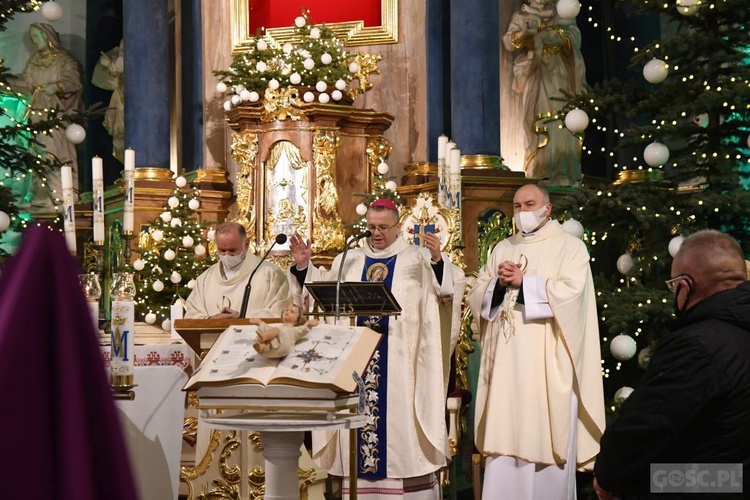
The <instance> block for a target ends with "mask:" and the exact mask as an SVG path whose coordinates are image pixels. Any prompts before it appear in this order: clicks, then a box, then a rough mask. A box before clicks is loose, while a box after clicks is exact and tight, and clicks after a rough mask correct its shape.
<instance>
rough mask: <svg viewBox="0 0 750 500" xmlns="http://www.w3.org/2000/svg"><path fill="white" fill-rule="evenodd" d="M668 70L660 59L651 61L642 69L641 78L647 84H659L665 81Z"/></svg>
mask: <svg viewBox="0 0 750 500" xmlns="http://www.w3.org/2000/svg"><path fill="white" fill-rule="evenodd" d="M667 75H669V68H668V67H667V63H665V62H664V61H662V60H661V59H651V60H650V61H649V62H647V63H646V65H645V66H644V67H643V78H645V79H646V81H647V82H649V83H661V82H663V81H664V80H666V79H667Z"/></svg>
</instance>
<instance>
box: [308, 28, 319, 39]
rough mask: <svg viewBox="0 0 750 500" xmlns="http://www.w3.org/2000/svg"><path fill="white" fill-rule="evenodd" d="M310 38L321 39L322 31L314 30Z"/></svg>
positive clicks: (311, 31)
mask: <svg viewBox="0 0 750 500" xmlns="http://www.w3.org/2000/svg"><path fill="white" fill-rule="evenodd" d="M310 38H320V29H319V28H313V29H311V30H310Z"/></svg>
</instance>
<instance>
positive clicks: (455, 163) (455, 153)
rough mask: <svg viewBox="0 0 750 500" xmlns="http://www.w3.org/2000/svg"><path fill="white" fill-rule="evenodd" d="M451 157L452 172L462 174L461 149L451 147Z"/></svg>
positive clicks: (452, 173)
mask: <svg viewBox="0 0 750 500" xmlns="http://www.w3.org/2000/svg"><path fill="white" fill-rule="evenodd" d="M450 157H451V162H450V174H451V175H455V174H458V175H461V150H460V149H458V148H456V147H454V148H453V149H451V152H450Z"/></svg>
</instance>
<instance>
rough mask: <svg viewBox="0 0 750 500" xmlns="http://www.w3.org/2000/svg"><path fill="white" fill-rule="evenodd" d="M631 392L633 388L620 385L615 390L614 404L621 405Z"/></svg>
mask: <svg viewBox="0 0 750 500" xmlns="http://www.w3.org/2000/svg"><path fill="white" fill-rule="evenodd" d="M631 394H633V388H632V387H628V386H626V385H625V386H622V387H620V388H619V389H617V392H615V404H618V405H621V404H623V403H624V402H625V400H626V399H628V398H629V397H630V395H631Z"/></svg>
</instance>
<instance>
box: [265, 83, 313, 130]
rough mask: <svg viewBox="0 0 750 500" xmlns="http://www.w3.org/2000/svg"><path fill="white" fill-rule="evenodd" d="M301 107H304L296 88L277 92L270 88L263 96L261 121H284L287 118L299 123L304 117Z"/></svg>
mask: <svg viewBox="0 0 750 500" xmlns="http://www.w3.org/2000/svg"><path fill="white" fill-rule="evenodd" d="M299 106H302V101H301V100H300V98H299V90H298V89H296V88H295V87H284V88H278V89H276V90H273V89H272V88H270V87H269V88H267V89H266V91H265V93H264V94H263V114H262V115H261V118H260V119H261V121H263V122H272V121H274V120H279V121H284V120H286V119H287V118H289V119H290V120H292V121H298V120H299V119H300V118H302V117H303V116H304V113H303V112H302V111H301V110H300V109H299Z"/></svg>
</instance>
